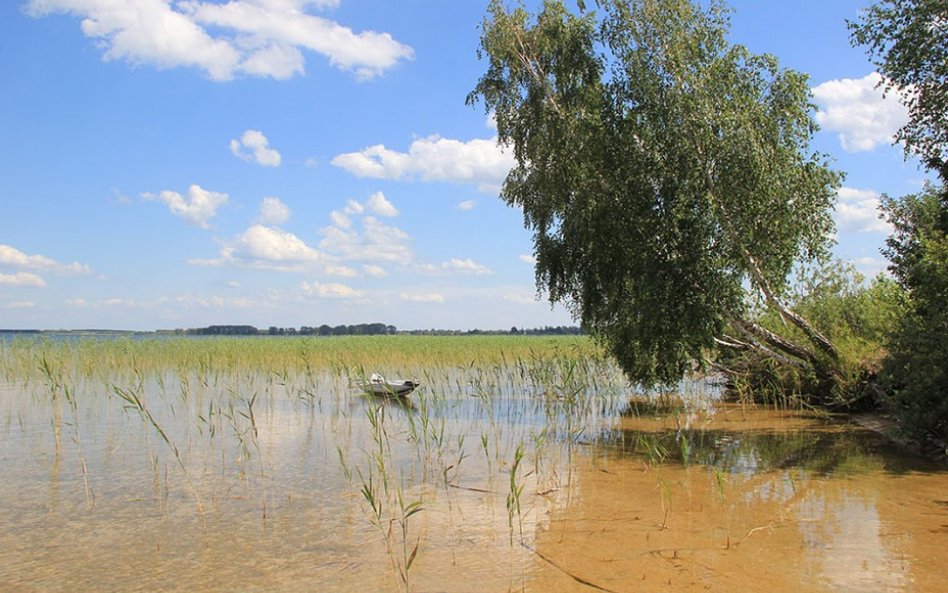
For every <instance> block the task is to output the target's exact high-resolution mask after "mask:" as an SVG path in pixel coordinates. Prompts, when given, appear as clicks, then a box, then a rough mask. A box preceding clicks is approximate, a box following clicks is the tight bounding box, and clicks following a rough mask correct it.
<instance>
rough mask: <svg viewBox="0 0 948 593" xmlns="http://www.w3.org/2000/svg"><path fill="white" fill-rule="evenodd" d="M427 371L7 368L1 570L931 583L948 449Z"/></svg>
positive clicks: (309, 581)
mask: <svg viewBox="0 0 948 593" xmlns="http://www.w3.org/2000/svg"><path fill="white" fill-rule="evenodd" d="M427 377H428V380H427V381H426V385H425V387H423V388H422V389H420V390H419V391H416V392H415V393H414V394H412V396H411V399H410V400H409V402H410V403H407V404H405V403H399V402H393V401H387V400H379V399H375V398H369V397H366V396H363V395H361V394H359V393H358V391H356V390H354V389H352V388H351V387H350V385H349V383H348V381H347V380H345V379H344V378H341V377H335V376H332V375H328V374H316V375H312V374H311V375H305V376H303V375H300V376H289V377H287V376H284V377H275V376H265V375H254V374H245V375H234V376H220V375H214V376H211V377H207V376H205V377H201V376H197V375H192V376H167V377H162V378H161V380H157V379H154V378H151V379H147V380H145V379H141V378H138V379H136V378H135V377H133V376H132V377H122V378H104V379H103V378H98V379H86V380H84V381H83V382H81V383H80V384H77V385H75V386H73V387H72V396H71V399H67V398H64V397H61V396H60V397H58V398H57V399H55V400H54V399H53V398H51V396H50V394H49V390H48V389H47V387H46V386H45V385H42V384H13V383H7V384H2V385H0V468H2V469H0V500H2V503H0V591H4V592H17V593H19V592H39V591H44V592H45V591H50V592H53V591H62V592H67V591H68V592H77V591H78V592H83V591H90V592H91V591H97V592H98V591H116V592H118V591H200V592H204V591H277V592H280V591H287V592H289V591H293V592H295V591H373V590H393V591H394V590H405V589H410V590H417V591H508V590H527V591H583V590H589V591H593V590H596V589H595V588H593V587H598V588H599V589H600V590H607V591H617V592H618V591H691V590H694V591H707V590H711V591H714V590H717V591H768V592H771V593H776V592H780V591H847V592H848V591H866V592H869V591H873V592H875V591H931V592H935V591H944V590H945V589H944V581H945V577H946V576H948V568H946V566H948V562H946V561H948V474H946V473H945V471H944V468H943V467H940V466H936V465H932V464H930V463H928V462H925V461H924V460H921V459H918V458H914V457H911V456H907V455H905V454H902V453H900V452H899V451H898V450H895V449H893V448H891V447H889V446H888V445H887V443H886V442H884V441H882V440H880V439H879V438H878V437H877V436H876V435H875V434H873V433H870V432H867V431H865V430H863V429H860V428H858V427H855V426H851V425H848V424H841V423H839V422H833V421H827V420H825V419H820V418H818V417H814V416H808V415H805V414H802V413H799V412H779V411H773V410H769V409H757V408H752V407H741V406H734V405H724V404H716V403H714V401H713V399H714V398H713V397H700V395H701V394H700V393H698V394H696V393H695V392H694V389H692V388H691V387H689V388H688V392H689V401H690V403H689V404H687V405H685V406H684V407H682V406H671V407H668V408H661V407H655V406H642V405H640V406H633V407H630V406H629V404H628V399H629V398H628V394H627V392H626V391H625V390H624V388H623V387H622V384H621V377H619V376H618V374H617V373H615V374H614V375H609V376H606V377H604V378H603V379H602V381H601V382H600V384H598V385H597V386H596V389H594V390H590V392H589V393H585V394H581V397H578V398H571V397H568V395H569V394H565V395H564V394H563V393H558V392H557V391H556V390H555V389H554V390H551V389H544V388H539V387H536V386H534V385H532V384H531V383H530V382H529V381H521V380H519V379H518V380H515V379H513V378H511V377H506V376H504V375H499V374H497V373H493V374H491V373H485V372H481V371H476V370H474V371H472V370H470V369H468V370H462V369H441V370H437V371H431V370H430V369H429V370H428V373H427ZM112 384H114V385H117V386H118V387H119V389H120V390H122V391H123V392H124V393H126V394H134V397H133V398H132V399H131V400H128V399H123V398H122V397H120V396H119V393H118V392H117V391H116V390H115V389H113V388H112V386H111V385H112ZM135 398H138V400H137V401H139V402H141V405H140V406H136V405H134V402H135V401H136V400H135ZM72 402H75V405H73V404H72ZM416 509H420V511H419V512H416V513H412V511H413V510H416ZM406 567H407V570H406Z"/></svg>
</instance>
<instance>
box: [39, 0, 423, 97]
mask: <svg viewBox="0 0 948 593" xmlns="http://www.w3.org/2000/svg"><path fill="white" fill-rule="evenodd" d="M337 4H338V2H337V1H335V0H230V1H229V2H226V3H217V2H205V1H200V0H179V1H175V2H171V1H169V0H124V1H121V2H118V1H116V0H29V1H28V2H27V4H26V12H27V13H28V14H30V15H32V16H34V17H43V16H47V15H50V14H56V13H59V14H71V15H75V16H77V17H79V18H81V19H82V21H81V25H80V26H81V29H82V32H83V33H84V34H85V35H86V37H89V38H91V39H94V40H95V41H96V44H97V45H98V46H99V47H101V48H103V50H104V54H103V59H104V60H106V61H110V60H124V61H126V62H128V63H130V64H132V65H135V66H138V65H143V64H145V65H151V66H154V67H157V68H173V67H178V66H185V67H194V68H198V69H201V70H203V71H204V72H206V73H207V75H208V77H210V78H211V79H212V80H216V81H224V80H230V79H232V78H234V76H236V75H238V74H247V75H251V76H262V77H269V78H274V79H286V78H290V77H292V76H295V75H297V74H302V73H303V71H304V65H305V57H304V55H303V51H304V50H306V51H312V52H315V53H318V54H321V55H323V56H325V57H327V58H328V59H329V63H330V64H332V65H333V66H334V67H336V68H340V69H342V70H345V71H349V72H353V73H354V74H355V76H356V77H357V78H359V79H369V78H372V77H375V76H378V75H380V74H382V73H383V72H385V71H386V70H388V69H389V68H391V67H393V66H394V65H395V64H397V63H398V62H399V61H401V60H406V59H411V58H412V56H413V53H414V52H413V50H412V48H411V47H409V46H407V45H403V44H402V43H399V42H398V41H396V40H395V39H393V38H392V36H391V35H389V34H388V33H379V32H375V31H364V32H361V33H356V32H354V31H352V29H350V28H348V27H345V26H343V25H340V24H339V23H336V22H334V21H332V20H329V19H326V18H323V17H320V16H317V15H315V14H311V10H313V9H315V10H319V9H323V8H330V7H334V6H336V5H337Z"/></svg>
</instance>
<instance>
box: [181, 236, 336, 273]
mask: <svg viewBox="0 0 948 593" xmlns="http://www.w3.org/2000/svg"><path fill="white" fill-rule="evenodd" d="M328 261H329V260H328V258H327V257H326V256H325V255H324V254H322V253H320V252H319V251H317V250H316V249H314V248H312V247H310V246H309V245H307V244H306V242H305V241H303V240H302V239H300V238H299V237H297V236H296V235H294V234H293V233H291V232H288V231H284V230H282V229H279V228H275V227H270V226H265V225H262V224H254V225H251V226H250V228H248V229H247V230H246V231H244V232H243V233H241V234H240V235H238V236H237V237H235V238H234V239H232V240H230V241H226V242H224V244H223V246H222V247H221V250H220V257H218V258H214V259H190V260H188V263H189V264H191V265H196V266H222V265H237V266H243V267H249V268H257V269H267V270H278V271H290V272H302V271H306V270H309V269H311V268H312V267H314V266H316V265H319V264H325V263H328Z"/></svg>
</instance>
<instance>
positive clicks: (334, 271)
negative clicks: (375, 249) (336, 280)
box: [323, 264, 359, 278]
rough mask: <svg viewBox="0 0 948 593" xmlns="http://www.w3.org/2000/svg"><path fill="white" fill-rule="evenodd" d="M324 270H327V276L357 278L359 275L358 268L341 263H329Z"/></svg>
mask: <svg viewBox="0 0 948 593" xmlns="http://www.w3.org/2000/svg"><path fill="white" fill-rule="evenodd" d="M323 272H325V273H326V275H327V276H338V277H340V278H355V277H356V276H358V275H359V272H358V271H357V270H354V269H353V268H350V267H349V266H343V265H340V264H327V265H326V267H324V268H323Z"/></svg>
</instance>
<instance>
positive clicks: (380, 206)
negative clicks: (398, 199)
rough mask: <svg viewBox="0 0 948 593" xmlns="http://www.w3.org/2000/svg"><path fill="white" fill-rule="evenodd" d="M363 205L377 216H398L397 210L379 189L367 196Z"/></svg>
mask: <svg viewBox="0 0 948 593" xmlns="http://www.w3.org/2000/svg"><path fill="white" fill-rule="evenodd" d="M365 207H366V208H368V209H369V211H371V212H374V213H375V214H378V215H379V216H387V217H392V216H398V210H397V209H396V208H395V206H393V205H392V203H391V202H389V201H388V200H386V199H385V195H384V194H383V193H382V192H380V191H378V192H375V193H374V194H372V195H371V196H369V199H368V200H366V202H365Z"/></svg>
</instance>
